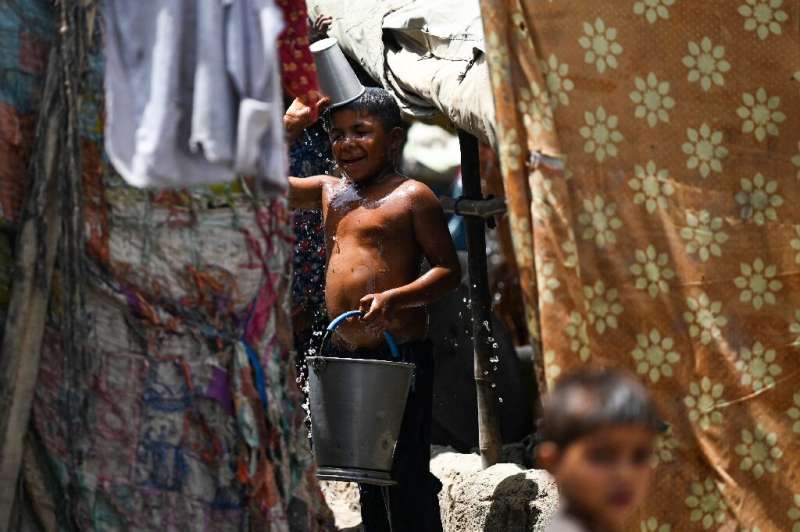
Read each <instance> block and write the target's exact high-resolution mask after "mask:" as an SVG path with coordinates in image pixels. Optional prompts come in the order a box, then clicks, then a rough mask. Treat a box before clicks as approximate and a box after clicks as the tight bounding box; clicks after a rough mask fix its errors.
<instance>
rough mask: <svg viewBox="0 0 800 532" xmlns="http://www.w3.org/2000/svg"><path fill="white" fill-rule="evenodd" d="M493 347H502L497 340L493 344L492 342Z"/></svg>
mask: <svg viewBox="0 0 800 532" xmlns="http://www.w3.org/2000/svg"><path fill="white" fill-rule="evenodd" d="M492 347H494V348H495V349H497V348H498V347H500V344H498V343H497V342H495V343H493V344H492Z"/></svg>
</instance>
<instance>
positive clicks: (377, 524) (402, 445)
mask: <svg viewBox="0 0 800 532" xmlns="http://www.w3.org/2000/svg"><path fill="white" fill-rule="evenodd" d="M398 348H399V350H400V355H401V358H402V361H403V362H411V363H413V364H414V365H415V366H416V369H415V371H414V386H413V388H412V389H411V391H410V392H409V395H408V402H407V403H406V410H405V413H404V414H403V424H402V427H401V428H400V437H399V439H398V441H397V447H395V452H394V465H393V467H392V478H393V479H394V480H396V481H397V485H396V486H392V487H391V488H389V501H390V505H391V517H392V530H393V531H394V532H441V530H442V522H441V517H440V515H439V500H438V497H437V495H438V493H439V491H441V489H442V484H441V482H439V479H437V478H436V477H435V476H434V475H432V474H431V472H430V460H431V420H432V408H433V345H432V344H431V342H430V341H429V340H424V341H418V342H409V343H406V344H400V345H398ZM328 356H339V357H347V358H369V359H373V360H394V359H392V356H391V354H390V353H389V349H388V347H386V346H382V347H379V348H376V349H358V350H356V351H346V350H342V349H338V348H336V347H335V346H331V350H330V352H329V353H328ZM359 491H360V493H361V518H362V520H363V523H364V530H365V532H384V531H385V532H388V531H389V520H388V517H387V512H386V506H385V505H384V500H383V494H382V489H381V487H379V486H372V485H368V484H360V485H359Z"/></svg>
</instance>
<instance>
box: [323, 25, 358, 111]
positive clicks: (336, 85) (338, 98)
mask: <svg viewBox="0 0 800 532" xmlns="http://www.w3.org/2000/svg"><path fill="white" fill-rule="evenodd" d="M309 49H310V50H311V53H312V54H313V55H314V62H315V63H316V66H317V79H318V80H319V87H320V90H321V91H322V93H323V94H324V95H325V96H328V97H329V98H330V99H331V104H330V106H331V107H336V106H339V105H344V104H346V103H350V102H352V101H353V100H355V99H356V98H358V97H359V96H361V95H362V94H364V91H365V90H366V88H365V87H364V86H363V85H362V84H361V82H360V81H358V76H356V73H355V72H354V71H353V68H352V67H351V66H350V63H348V62H347V59H346V58H345V56H344V53H342V50H341V48H339V42H338V41H337V40H336V39H334V38H333V37H328V38H327V39H322V40H321V41H317V42H315V43H313V44H311V46H310V47H309Z"/></svg>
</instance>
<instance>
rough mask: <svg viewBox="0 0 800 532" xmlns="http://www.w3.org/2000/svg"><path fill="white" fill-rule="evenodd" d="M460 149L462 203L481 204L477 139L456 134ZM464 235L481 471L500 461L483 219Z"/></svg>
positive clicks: (470, 220) (473, 220)
mask: <svg viewBox="0 0 800 532" xmlns="http://www.w3.org/2000/svg"><path fill="white" fill-rule="evenodd" d="M458 141H459V144H460V146H461V181H462V185H463V189H464V199H465V200H474V201H481V200H483V199H484V198H483V194H482V193H481V177H480V174H479V168H480V159H479V156H478V139H476V138H475V137H474V136H473V135H470V134H469V133H467V132H466V131H463V130H459V131H458ZM464 224H465V227H466V235H467V256H468V259H467V269H468V272H469V299H470V313H471V316H472V338H473V343H474V346H475V347H474V349H475V358H474V366H473V370H474V377H475V390H476V392H477V399H478V441H479V447H480V451H481V463H482V465H483V467H484V468H487V467H489V466H492V465H494V464H496V463H498V462H499V461H500V451H501V447H502V444H503V441H502V438H501V436H500V423H499V421H498V416H497V398H496V397H495V393H494V390H492V387H491V385H492V381H491V378H490V375H491V372H492V368H491V363H490V361H489V359H490V357H491V356H492V346H491V343H490V341H489V338H490V337H491V336H492V299H491V296H490V294H489V274H488V266H487V261H486V227H485V222H484V220H483V219H482V218H479V217H474V216H467V217H465V218H464Z"/></svg>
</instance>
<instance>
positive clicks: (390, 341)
mask: <svg viewBox="0 0 800 532" xmlns="http://www.w3.org/2000/svg"><path fill="white" fill-rule="evenodd" d="M353 316H359V317H361V316H363V313H362V312H361V311H360V310H348V311H347V312H345V313H343V314H340V315H339V316H337V317H336V318H335V319H334V320H333V321H332V322H330V323H329V324H328V326H327V327H326V328H325V331H326V336H328V335H329V334H331V333H333V331H335V330H336V328H337V327H339V325H341V324H342V323H344V321H345V320H346V319H347V318H352V317H353ZM383 337H384V338H385V339H386V344H387V345H388V346H389V351H390V352H391V353H392V358H394V359H395V360H400V350H399V349H398V348H397V343H396V342H395V341H394V337H393V336H392V335H391V333H390V332H389V331H384V333H383ZM323 347H324V342H323ZM320 355H322V353H321V352H320Z"/></svg>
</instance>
